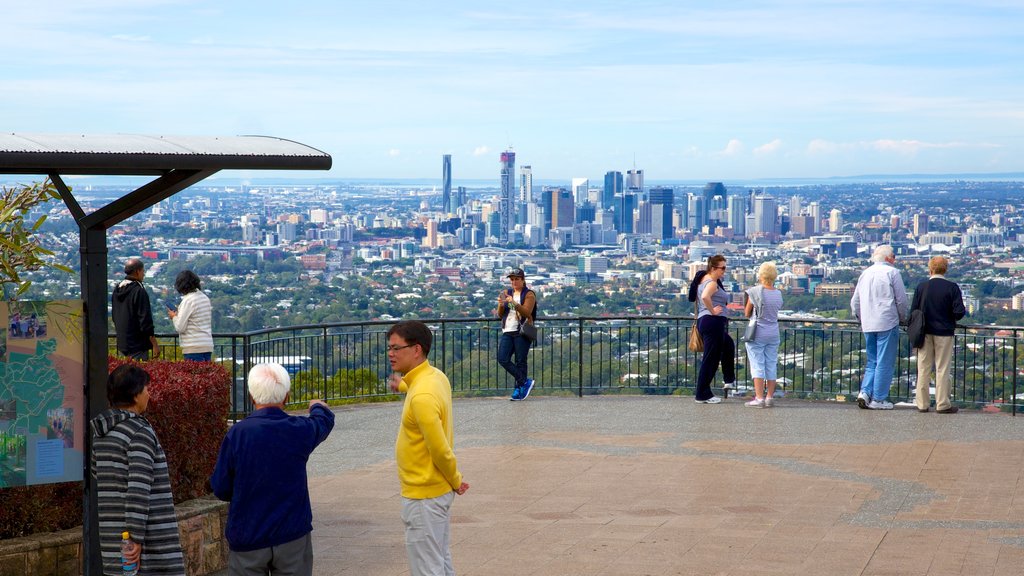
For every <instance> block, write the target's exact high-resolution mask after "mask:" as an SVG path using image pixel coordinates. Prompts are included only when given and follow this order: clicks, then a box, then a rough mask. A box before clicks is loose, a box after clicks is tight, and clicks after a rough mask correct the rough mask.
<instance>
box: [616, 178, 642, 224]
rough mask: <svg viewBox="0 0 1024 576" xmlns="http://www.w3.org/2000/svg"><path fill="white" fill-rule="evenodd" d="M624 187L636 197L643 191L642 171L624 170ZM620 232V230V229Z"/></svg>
mask: <svg viewBox="0 0 1024 576" xmlns="http://www.w3.org/2000/svg"><path fill="white" fill-rule="evenodd" d="M626 188H627V189H628V190H630V191H631V192H632V193H633V194H636V195H637V197H640V196H642V195H643V193H644V171H643V170H637V169H636V168H633V169H632V170H627V171H626ZM620 232H621V230H620Z"/></svg>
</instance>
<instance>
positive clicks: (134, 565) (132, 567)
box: [121, 532, 139, 576]
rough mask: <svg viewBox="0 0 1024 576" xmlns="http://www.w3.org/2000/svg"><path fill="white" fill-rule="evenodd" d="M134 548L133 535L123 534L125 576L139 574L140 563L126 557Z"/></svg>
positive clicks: (122, 562)
mask: <svg viewBox="0 0 1024 576" xmlns="http://www.w3.org/2000/svg"><path fill="white" fill-rule="evenodd" d="M132 548H134V543H133V542H132V538H131V535H130V534H128V532H122V533H121V574H122V575H123V576H135V575H136V574H138V573H139V563H138V562H132V561H130V560H128V559H127V558H126V557H125V554H127V553H128V552H130V551H131V549H132Z"/></svg>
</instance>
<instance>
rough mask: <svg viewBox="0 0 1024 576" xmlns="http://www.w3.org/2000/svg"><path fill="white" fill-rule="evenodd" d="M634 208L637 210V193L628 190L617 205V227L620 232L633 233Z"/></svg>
mask: <svg viewBox="0 0 1024 576" xmlns="http://www.w3.org/2000/svg"><path fill="white" fill-rule="evenodd" d="M633 210H636V194H631V193H629V192H626V193H624V194H623V195H622V196H620V197H619V203H618V206H616V207H615V229H616V230H618V231H619V232H620V233H623V234H632V233H633Z"/></svg>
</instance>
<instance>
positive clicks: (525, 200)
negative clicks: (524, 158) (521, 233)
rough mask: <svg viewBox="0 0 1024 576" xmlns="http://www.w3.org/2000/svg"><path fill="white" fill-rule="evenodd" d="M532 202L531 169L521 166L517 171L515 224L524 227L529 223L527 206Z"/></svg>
mask: <svg viewBox="0 0 1024 576" xmlns="http://www.w3.org/2000/svg"><path fill="white" fill-rule="evenodd" d="M531 202H533V168H532V167H530V166H523V167H522V168H520V169H519V201H518V202H517V203H516V224H520V225H525V224H527V223H528V222H529V214H528V213H527V210H528V208H527V206H529V204H530V203H531Z"/></svg>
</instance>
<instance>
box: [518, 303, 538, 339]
mask: <svg viewBox="0 0 1024 576" xmlns="http://www.w3.org/2000/svg"><path fill="white" fill-rule="evenodd" d="M536 297H537V295H536V292H534V298H536ZM521 298H522V300H523V302H526V290H524V291H523V292H522V296H521ZM523 302H520V304H522V303H523ZM536 306H537V305H536V304H534V310H536ZM516 316H519V312H518V311H517V312H516ZM519 335H520V336H522V337H523V338H526V339H527V340H529V341H530V343H531V344H532V343H534V342H536V341H537V327H536V326H534V325H533V318H532V315H531V316H530V317H527V318H523V317H522V316H519Z"/></svg>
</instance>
